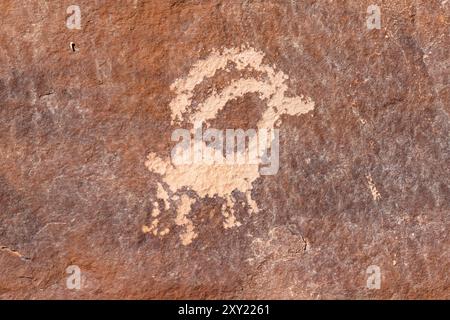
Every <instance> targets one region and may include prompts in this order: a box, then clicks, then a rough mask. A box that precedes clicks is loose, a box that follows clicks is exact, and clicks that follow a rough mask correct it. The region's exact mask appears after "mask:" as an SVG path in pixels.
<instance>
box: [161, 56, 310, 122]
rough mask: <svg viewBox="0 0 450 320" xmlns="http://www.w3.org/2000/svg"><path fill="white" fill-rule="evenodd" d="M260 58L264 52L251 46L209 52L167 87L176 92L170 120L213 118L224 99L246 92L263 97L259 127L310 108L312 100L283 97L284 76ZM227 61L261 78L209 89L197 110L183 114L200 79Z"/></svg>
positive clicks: (192, 120) (210, 75)
mask: <svg viewBox="0 0 450 320" xmlns="http://www.w3.org/2000/svg"><path fill="white" fill-rule="evenodd" d="M263 59H264V54H263V53H262V52H259V51H256V50H255V49H253V48H247V49H243V50H240V49H237V48H232V49H225V50H224V51H223V52H222V53H220V52H218V51H213V53H212V54H211V55H210V56H209V57H208V58H206V59H205V60H200V61H198V62H197V63H196V64H195V65H194V66H193V67H192V69H191V70H190V72H189V74H188V76H187V77H186V78H182V79H178V80H176V81H175V82H174V83H173V84H172V86H171V89H172V90H173V91H174V92H175V93H176V97H175V98H174V99H173V100H172V101H171V103H170V109H171V111H172V123H175V122H177V120H181V119H186V118H187V120H190V122H191V123H194V122H196V121H200V122H203V121H207V120H210V119H214V118H215V117H216V116H217V113H218V112H219V111H220V110H221V109H222V108H223V107H225V105H226V104H227V102H228V101H230V100H233V99H236V98H238V97H242V96H244V95H245V94H247V93H259V96H260V98H261V99H263V100H267V111H266V112H265V113H264V114H263V115H262V117H261V120H260V121H259V122H258V127H259V128H272V127H273V126H274V123H275V121H276V120H277V119H278V118H279V117H280V116H281V115H282V114H290V115H299V114H302V113H307V112H309V111H311V110H313V109H314V103H313V102H312V101H311V100H309V99H303V98H302V97H292V98H290V97H286V91H287V89H288V87H287V85H286V84H285V81H286V80H287V79H288V77H287V75H286V74H284V73H283V72H282V71H275V69H274V68H273V67H271V66H269V65H266V64H263ZM230 62H232V63H234V64H235V68H236V69H237V70H239V71H243V70H245V69H248V68H250V69H252V70H254V71H257V72H259V73H261V74H262V75H263V76H264V80H258V79H254V78H250V79H238V80H235V81H233V82H232V83H231V84H230V85H229V86H227V87H226V88H224V89H223V90H222V91H221V92H213V94H211V95H210V96H209V97H208V98H207V99H206V100H205V101H204V102H203V103H201V104H200V107H199V110H198V111H197V112H195V113H193V114H192V115H190V116H189V115H188V116H185V114H186V112H188V111H189V110H188V109H189V107H190V106H191V104H192V98H193V96H194V90H195V87H196V86H197V85H199V84H200V83H202V82H203V81H204V79H206V78H210V77H213V76H214V75H215V74H216V73H217V72H218V71H219V70H226V68H227V66H228V64H229V63H230Z"/></svg>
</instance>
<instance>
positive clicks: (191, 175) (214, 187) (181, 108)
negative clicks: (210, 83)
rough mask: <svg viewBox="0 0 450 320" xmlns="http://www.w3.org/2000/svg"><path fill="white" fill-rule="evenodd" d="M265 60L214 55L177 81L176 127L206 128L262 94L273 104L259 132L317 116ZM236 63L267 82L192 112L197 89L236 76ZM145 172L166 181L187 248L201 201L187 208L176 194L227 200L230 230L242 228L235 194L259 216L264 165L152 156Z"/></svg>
mask: <svg viewBox="0 0 450 320" xmlns="http://www.w3.org/2000/svg"><path fill="white" fill-rule="evenodd" d="M263 60H264V53H262V52H260V51H257V50H256V49H253V48H246V47H241V48H231V49H224V50H222V51H218V50H214V51H213V52H212V53H211V55H210V56H209V57H208V58H206V59H204V60H200V61H198V62H197V63H196V64H195V65H194V66H193V67H192V68H191V70H190V72H189V74H188V75H187V76H186V77H183V78H180V79H178V80H176V81H175V82H174V83H173V84H172V86H171V90H172V91H174V92H175V94H176V97H175V98H174V99H173V100H172V101H171V102H170V105H169V106H170V109H171V118H172V124H173V125H177V124H179V123H181V122H182V121H183V120H187V121H188V122H189V123H191V124H194V123H198V122H201V123H205V122H206V121H208V120H211V119H214V118H216V117H217V114H218V112H219V111H220V110H222V109H223V108H224V107H225V106H226V104H227V103H228V102H229V101H231V100H234V99H236V98H239V97H242V96H244V95H245V94H247V93H257V94H258V95H259V97H260V98H261V99H262V100H264V101H266V104H267V108H266V110H265V112H264V113H263V114H262V116H261V118H260V119H259V121H258V123H257V127H258V129H261V128H264V129H273V128H274V127H275V125H278V122H279V120H280V117H281V116H282V115H301V114H305V113H308V112H309V111H312V110H313V109H314V102H313V101H311V99H308V98H304V97H299V96H295V97H289V96H287V95H286V92H287V90H288V86H287V84H286V83H285V82H286V80H288V76H287V75H286V74H285V73H283V72H282V71H279V70H276V69H275V67H272V66H270V65H267V64H264V63H263ZM230 62H231V65H233V66H234V68H235V69H236V70H237V71H244V70H247V69H251V70H254V71H256V72H258V74H260V75H261V76H258V79H256V78H250V79H248V78H241V79H237V80H235V81H233V82H232V83H231V84H230V85H229V86H227V87H226V88H224V89H223V90H222V91H221V92H213V93H212V94H211V95H210V96H209V97H207V98H206V99H205V101H204V102H203V103H201V104H199V108H198V109H196V110H195V112H190V111H191V104H192V102H193V101H192V100H193V97H194V93H195V89H196V87H197V86H198V85H199V84H201V83H202V82H203V81H204V80H205V79H207V78H211V77H213V76H214V75H215V74H216V72H218V71H219V70H225V71H230V70H228V69H227V68H229V67H230ZM204 147H205V146H204ZM145 166H146V167H147V169H148V170H149V171H151V172H153V173H156V174H158V175H159V176H160V178H161V183H158V192H157V198H158V199H161V200H163V202H164V204H165V209H166V211H167V210H168V209H170V207H171V203H172V204H173V205H174V206H175V207H176V212H177V213H176V216H175V217H174V223H175V224H176V225H177V226H179V227H184V231H183V232H182V233H181V234H180V240H181V242H182V244H183V245H188V244H190V243H191V242H192V240H194V239H195V238H197V235H198V234H197V232H196V231H194V230H195V226H194V225H193V222H192V219H191V218H190V217H189V216H190V215H191V214H192V212H191V206H192V204H194V203H195V201H196V198H191V197H189V196H188V195H187V194H183V195H182V196H181V202H180V201H176V200H178V198H177V196H176V193H179V192H181V191H182V190H185V189H188V190H192V191H194V192H195V194H196V195H197V197H198V198H205V197H215V196H217V197H220V198H222V199H224V205H223V207H222V215H223V217H224V222H223V227H224V228H225V229H231V228H234V227H239V226H241V225H242V223H241V222H240V221H239V217H236V216H235V210H234V204H235V199H234V197H233V192H234V191H237V192H241V193H242V194H244V195H245V197H246V199H247V207H248V213H249V214H252V213H257V212H258V210H259V209H258V204H257V202H256V201H255V200H254V199H253V198H252V190H253V183H254V182H255V181H256V180H257V179H258V178H259V177H260V176H261V175H260V171H259V165H258V164H235V165H233V166H229V165H223V164H212V165H208V164H192V165H174V164H173V163H172V162H171V160H170V159H168V158H167V159H162V158H160V157H158V156H157V155H156V154H155V153H150V154H149V155H148V156H147V159H146V161H145ZM168 214H173V213H168Z"/></svg>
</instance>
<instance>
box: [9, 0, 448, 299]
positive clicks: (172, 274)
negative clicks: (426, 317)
mask: <svg viewBox="0 0 450 320" xmlns="http://www.w3.org/2000/svg"><path fill="white" fill-rule="evenodd" d="M74 2H76V3H74ZM372 4H376V5H378V6H379V7H380V9H381V29H373V30H369V29H368V28H367V25H366V20H367V18H368V13H367V8H368V7H369V5H372ZM70 5H77V6H79V8H80V10H81V28H80V29H70V28H68V27H67V24H66V22H67V19H68V18H69V17H70V15H71V14H70V12H69V13H67V8H68V7H69V6H70ZM0 17H1V19H0V21H1V22H0V24H1V28H0V270H1V272H0V298H3V299H7V298H14V299H20V298H27V299H28V298H30V299H42V298H52V299H56V298H58V299H69V298H83V299H85V298H89V299H92V298H143V299H179V298H209V299H211V298H251V299H256V298H274V299H334V298H338V299H341V298H350V299H355V298H369V299H376V298H378V299H380V298H381V299H400V298H408V299H416V298H425V299H429V298H439V299H444V298H447V299H448V298H450V277H449V275H448V270H449V269H450V250H449V249H450V239H449V236H448V233H449V230H450V219H449V218H450V186H449V182H450V170H449V167H450V166H449V163H450V130H449V129H450V122H449V112H450V80H449V77H450V55H449V48H450V2H448V1H437V0H433V1H430V0H414V1H413V0H405V1H386V0H380V1H375V0H369V1H367V0H346V1H326V0H301V1H294V0H276V1H275V0H264V1H262V0H261V1H258V0H228V1H226V0H147V1H144V0H129V1H125V0H124V1H102V0H96V1H92V0H76V1H73V2H72V1H70V2H69V1H38V0H28V1H12V0H3V1H1V3H0ZM227 50H228V51H227ZM230 50H231V51H230ZM233 50H234V51H233ZM246 50H250V51H251V50H254V52H257V54H255V55H256V56H255V55H251V59H253V60H251V59H250V58H249V59H250V60H251V61H252V62H249V61H250V60H248V61H247V60H245V59H246V58H245V57H244V58H243V59H244V60H245V61H243V62H242V61H241V62H239V61H240V60H239V59H235V60H233V59H234V58H230V59H228V58H227V59H226V63H225V65H223V66H222V67H221V65H220V63H219V62H217V61H219V60H220V59H222V58H221V57H223V56H224V55H226V54H227V52H236V54H238V53H239V52H248V51H246ZM214 55H216V56H217V59H216V60H214V61H216V62H217V64H216V65H214V68H213V70H212V71H211V72H209V73H208V72H205V73H199V74H201V76H199V77H200V78H195V74H194V77H193V78H192V79H191V80H192V81H194V80H195V81H194V82H195V83H194V85H193V86H191V87H190V85H189V83H187V82H186V81H187V80H186V79H189V75H192V70H197V69H195V67H196V66H197V67H198V68H200V69H202V68H203V69H202V70H203V71H205V70H206V69H208V68H212V64H211V63H212V62H211V61H212V60H208V59H209V58H211V57H212V56H214ZM233 57H235V55H233ZM258 57H260V58H258ZM254 59H256V60H254ZM258 59H260V60H258ZM222 60H223V59H222ZM202 61H203V62H204V61H209V62H208V63H203V64H202ZM255 61H256V62H255ZM190 72H191V73H190ZM277 75H280V76H281V75H282V78H277ZM243 79H244V80H245V79H246V80H245V81H244V80H243ZM251 79H256V80H255V81H257V82H252V80H251ZM239 80H242V81H241V82H240V81H239ZM183 81H185V82H183ZM233 84H236V87H234V88H232V89H233V90H231V89H230V90H229V91H225V90H226V88H227V87H229V86H230V85H233ZM183 85H184V87H183ZM179 88H184V89H183V90H178V89H179ZM187 89H192V94H191V95H190V96H189V97H188V98H189V99H188V101H187V100H183V101H184V102H186V103H187V104H186V109H183V108H181V107H180V106H182V105H183V103H182V102H183V101H181V100H176V99H177V98H178V99H183V97H186V95H185V93H186V92H187V91H186V90H187ZM234 89H235V90H234ZM177 90H178V91H177ZM221 92H228V93H229V94H230V95H233V96H232V97H228V98H227V96H225V95H222V96H221ZM280 92H281V94H280ZM277 94H279V96H277ZM180 97H181V98H180ZM208 99H209V100H208ZM277 99H278V100H277ZM296 99H297V100H296ZM174 101H175V102H174ZM177 101H178V102H177ZM180 101H181V102H180ZM205 101H206V102H205ZM292 101H295V102H296V103H295V104H293V105H292V108H293V109H289V108H288V106H289V105H290V102H292ZM214 103H216V104H214ZM219 105H220V107H217V106H219ZM213 106H216V107H217V110H216V109H214V108H212V107H213ZM301 106H303V107H301ZM209 107H211V108H212V109H208V108H209ZM272 107H273V108H272ZM298 108H300V109H298ZM180 110H181V111H183V112H184V113H183V112H181V111H180ZM203 111H204V115H205V117H206V118H208V125H210V126H211V127H214V128H219V129H225V128H244V129H248V128H257V127H258V123H261V122H260V121H261V119H264V114H266V115H267V114H268V113H267V112H269V113H270V112H272V111H273V114H269V115H268V116H267V117H268V118H267V119H269V120H277V121H276V122H277V127H279V129H280V156H279V158H280V168H279V171H278V172H277V174H275V175H266V176H263V175H256V176H255V175H250V176H249V177H248V179H247V180H242V181H244V182H245V181H247V182H249V183H248V184H246V185H245V187H241V186H242V184H239V183H238V182H237V180H234V179H239V178H240V177H242V176H243V175H245V174H248V172H249V171H243V172H244V173H242V174H243V175H240V171H239V170H237V171H236V172H237V173H236V175H235V176H233V175H227V174H226V172H225V173H223V174H217V172H218V171H215V170H214V169H208V170H210V171H208V170H206V171H201V170H188V171H187V173H189V174H191V176H189V179H186V181H185V182H184V183H183V184H180V185H177V187H176V188H170V186H171V183H172V185H173V184H176V182H177V179H175V180H174V179H172V180H171V179H170V177H169V173H168V172H169V171H165V170H166V169H164V170H163V169H161V168H162V167H163V168H166V167H164V166H167V165H170V161H167V159H169V157H170V154H171V150H172V147H173V145H174V142H172V141H171V135H172V132H173V131H174V130H175V129H176V128H178V127H180V126H181V124H180V123H177V122H176V121H174V119H176V118H175V117H174V114H178V115H179V116H180V117H178V118H177V120H181V118H183V116H185V117H186V119H188V118H191V117H192V116H193V115H195V114H199V113H200V114H202V113H201V112H203ZM212 111H215V112H213V113H208V112H212ZM275 113H277V117H276V119H275V115H274V114H275ZM207 114H209V115H211V114H212V115H213V116H212V117H207V116H206V115H207ZM191 124H192V123H191ZM183 125H185V126H186V123H184V124H183ZM158 159H159V160H160V161H161V162H157V161H158ZM158 163H160V164H162V167H161V166H158ZM160 169H161V170H160ZM174 172H177V174H180V179H181V177H182V174H181V173H179V172H178V171H174ZM187 173H186V174H187ZM183 174H184V173H183ZM183 177H185V176H183ZM191 179H192V180H191ZM230 179H231V180H230ZM174 181H175V182H174ZM230 181H231V182H230ZM244 182H242V183H244ZM196 186H198V187H196ZM230 188H231V189H230ZM214 190H216V191H217V190H219V191H217V192H213V191H214ZM155 221H157V222H155ZM71 265H76V266H78V267H79V268H80V270H81V277H82V283H81V288H80V289H79V290H76V289H75V290H72V289H70V288H68V287H67V285H66V281H67V278H68V277H69V276H70V275H69V274H67V273H66V269H67V267H68V266H71ZM369 266H378V267H379V270H380V272H381V274H380V276H381V287H380V288H379V289H373V288H372V289H370V288H368V287H367V281H368V278H369V277H370V274H368V273H367V268H368V267H369Z"/></svg>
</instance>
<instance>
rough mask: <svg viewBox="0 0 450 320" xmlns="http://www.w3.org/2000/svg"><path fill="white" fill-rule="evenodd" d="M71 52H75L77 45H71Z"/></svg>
mask: <svg viewBox="0 0 450 320" xmlns="http://www.w3.org/2000/svg"><path fill="white" fill-rule="evenodd" d="M70 50H72V52H75V43H73V42H71V43H70Z"/></svg>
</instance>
